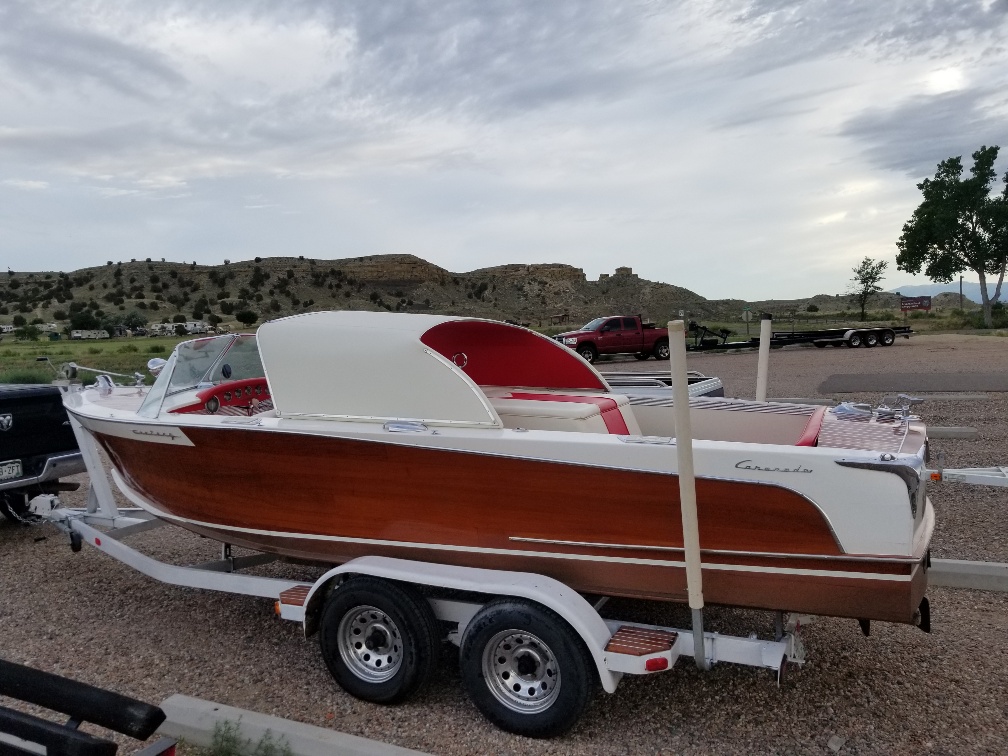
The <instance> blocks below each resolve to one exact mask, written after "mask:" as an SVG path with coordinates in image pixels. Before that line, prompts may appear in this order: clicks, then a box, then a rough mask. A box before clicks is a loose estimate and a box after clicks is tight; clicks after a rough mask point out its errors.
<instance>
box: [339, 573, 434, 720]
mask: <svg viewBox="0 0 1008 756" xmlns="http://www.w3.org/2000/svg"><path fill="white" fill-rule="evenodd" d="M439 640H440V638H439V635H438V625H437V621H436V620H435V618H434V613H433V611H431V608H430V604H428V603H427V601H426V600H424V598H423V597H422V596H419V595H418V594H417V593H416V592H415V591H413V589H411V588H409V587H407V586H404V585H401V584H398V583H393V582H391V581H388V580H380V579H378V578H373V577H368V576H361V577H355V578H351V579H350V580H348V581H347V582H345V583H344V584H343V585H341V586H340V587H339V588H337V589H336V590H335V591H334V592H333V594H332V595H331V596H330V597H329V599H328V600H327V601H326V604H325V607H324V608H323V610H322V618H321V621H320V623H319V645H320V647H321V649H322V658H323V659H324V660H325V663H326V666H327V667H328V668H329V672H330V674H332V676H333V678H334V679H335V680H336V682H337V683H338V684H339V686H340V687H341V688H343V690H345V691H346V692H347V693H349V694H350V695H352V696H356V697H357V698H361V699H363V700H365V701H372V702H374V703H384V704H390V703H396V702H397V701H401V700H403V699H405V698H407V697H408V696H410V695H412V694H413V693H415V692H416V691H417V690H419V689H420V688H421V687H422V686H423V684H424V683H425V682H427V680H428V678H429V677H430V674H431V672H432V671H433V669H434V662H435V660H436V659H437V655H438V650H439V649H438V645H439Z"/></svg>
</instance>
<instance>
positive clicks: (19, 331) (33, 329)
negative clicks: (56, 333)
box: [14, 325, 42, 341]
mask: <svg viewBox="0 0 1008 756" xmlns="http://www.w3.org/2000/svg"><path fill="white" fill-rule="evenodd" d="M41 335H42V331H41V330H40V329H39V327H38V326H36V325H26V326H25V327H24V328H16V329H14V338H16V339H17V340H18V341H38V338H39V336H41Z"/></svg>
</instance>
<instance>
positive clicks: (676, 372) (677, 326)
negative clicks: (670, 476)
mask: <svg viewBox="0 0 1008 756" xmlns="http://www.w3.org/2000/svg"><path fill="white" fill-rule="evenodd" d="M668 331H669V352H670V359H671V368H672V409H673V411H674V412H675V435H676V457H677V459H678V463H679V465H678V468H679V510H680V512H681V513H682V527H683V550H684V551H685V552H686V590H687V592H688V594H689V605H690V609H691V610H692V612H693V658H694V659H695V660H696V665H697V667H698V668H699V669H707V658H706V655H705V653H704V631H703V605H704V603H703V575H702V572H701V563H700V528H699V526H698V524H697V504H696V477H695V475H694V473H693V426H692V424H691V423H690V408H689V376H688V375H687V371H686V324H685V323H684V322H683V321H681V320H673V321H670V322H669V324H668ZM680 336H681V337H682V338H680Z"/></svg>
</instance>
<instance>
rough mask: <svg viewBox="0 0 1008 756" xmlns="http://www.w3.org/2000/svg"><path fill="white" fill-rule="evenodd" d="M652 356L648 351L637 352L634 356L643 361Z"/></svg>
mask: <svg viewBox="0 0 1008 756" xmlns="http://www.w3.org/2000/svg"><path fill="white" fill-rule="evenodd" d="M650 356H651V355H650V354H648V353H647V352H637V354H635V355H634V357H636V358H637V359H638V360H640V361H641V362H643V361H644V360H646V359H647V358H648V357H650Z"/></svg>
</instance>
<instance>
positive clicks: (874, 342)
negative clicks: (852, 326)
mask: <svg viewBox="0 0 1008 756" xmlns="http://www.w3.org/2000/svg"><path fill="white" fill-rule="evenodd" d="M878 343H879V335H878V334H877V333H875V331H872V332H871V333H866V334H865V337H864V345H865V346H866V347H869V348H870V347H873V346H878Z"/></svg>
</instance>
